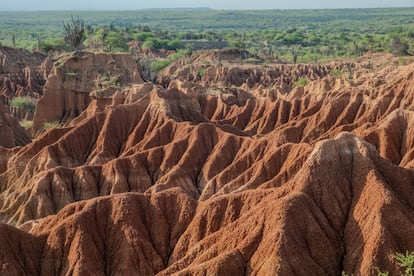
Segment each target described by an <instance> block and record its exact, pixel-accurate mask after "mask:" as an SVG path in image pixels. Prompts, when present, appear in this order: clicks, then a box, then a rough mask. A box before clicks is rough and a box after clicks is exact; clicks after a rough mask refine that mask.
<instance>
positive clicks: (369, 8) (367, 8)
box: [0, 5, 414, 12]
mask: <svg viewBox="0 0 414 276" xmlns="http://www.w3.org/2000/svg"><path fill="white" fill-rule="evenodd" d="M404 8H414V5H413V6H379V7H355V8H354V7H338V8H263V9H261V8H259V9H216V8H210V7H176V8H142V9H50V10H47V9H39V10H36V9H26V10H25V9H20V10H18V9H4V10H2V9H0V12H71V11H81V12H86V11H92V12H110V11H117V12H132V11H148V10H160V11H161V10H167V11H168V10H169V11H174V10H205V11H272V10H277V11H287V10H374V9H404Z"/></svg>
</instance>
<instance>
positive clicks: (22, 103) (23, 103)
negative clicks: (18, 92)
mask: <svg viewBox="0 0 414 276" xmlns="http://www.w3.org/2000/svg"><path fill="white" fill-rule="evenodd" d="M10 105H11V106H14V107H18V108H20V109H23V110H26V111H30V112H34V110H35V109H36V103H35V101H34V100H32V99H31V98H29V97H16V98H14V99H12V100H11V102H10Z"/></svg>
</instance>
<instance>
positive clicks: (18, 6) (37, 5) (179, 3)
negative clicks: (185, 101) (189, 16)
mask: <svg viewBox="0 0 414 276" xmlns="http://www.w3.org/2000/svg"><path fill="white" fill-rule="evenodd" d="M1 2H4V3H1ZM413 6H414V0H343V1H335V0H248V1H245V0H213V1H211V0H196V1H190V0H174V1H171V0H150V1H139V0H110V1H107V0H0V10H79V9H82V10H91V9H93V10H136V9H146V8H177V7H209V8H214V9H298V8H305V9H307V8H315V9H319V8H375V7H413Z"/></svg>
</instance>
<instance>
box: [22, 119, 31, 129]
mask: <svg viewBox="0 0 414 276" xmlns="http://www.w3.org/2000/svg"><path fill="white" fill-rule="evenodd" d="M32 125H33V121H28V120H24V121H21V122H20V126H21V127H23V128H25V129H28V128H31V127H32Z"/></svg>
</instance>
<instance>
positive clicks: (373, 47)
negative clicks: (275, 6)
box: [0, 8, 414, 69]
mask: <svg viewBox="0 0 414 276" xmlns="http://www.w3.org/2000/svg"><path fill="white" fill-rule="evenodd" d="M73 17H75V18H80V19H81V20H82V21H83V22H84V28H85V31H84V39H83V40H82V42H83V47H85V48H92V49H101V50H105V51H116V52H126V51H134V50H136V49H139V51H140V52H141V53H142V52H144V53H145V50H148V51H149V50H151V51H154V50H155V51H156V50H158V49H164V50H169V51H170V52H169V53H171V52H177V53H176V54H175V55H172V56H171V57H170V58H169V59H161V60H159V61H157V63H155V64H154V65H153V67H154V68H155V69H159V68H158V67H164V66H166V65H167V64H168V63H169V62H171V60H174V59H177V58H179V57H181V56H183V55H184V54H186V53H188V52H191V51H194V50H203V49H220V48H226V47H232V48H238V49H243V50H247V51H248V53H249V56H248V57H245V59H246V62H263V59H258V58H257V57H259V56H264V57H266V58H267V59H268V58H273V59H274V60H280V62H286V63H299V62H312V63H317V62H320V61H323V60H326V59H332V58H339V57H355V56H359V55H362V54H364V53H366V52H367V51H385V52H392V53H394V54H397V55H401V56H404V55H410V54H414V8H387V9H345V10H260V11H259V10H255V11H228V10H222V11H218V10H210V9H168V10H163V9H156V10H139V11H123V12H98V11H72V12H71V11H65V12H58V11H56V12H2V13H0V44H1V45H3V46H11V47H18V48H26V49H28V50H30V51H33V50H40V51H43V52H46V53H49V54H52V53H56V52H59V51H62V50H69V49H68V48H67V45H66V43H65V42H64V40H63V39H62V38H63V36H64V28H63V23H64V22H69V21H70V20H72V19H71V18H73Z"/></svg>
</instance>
